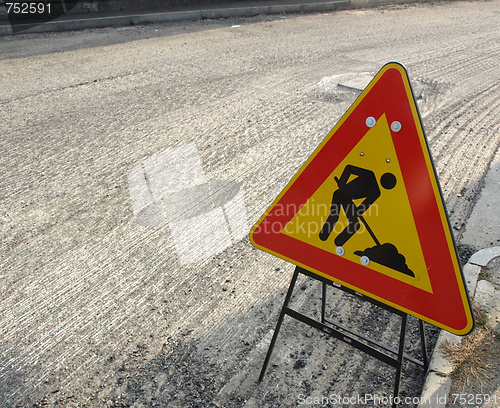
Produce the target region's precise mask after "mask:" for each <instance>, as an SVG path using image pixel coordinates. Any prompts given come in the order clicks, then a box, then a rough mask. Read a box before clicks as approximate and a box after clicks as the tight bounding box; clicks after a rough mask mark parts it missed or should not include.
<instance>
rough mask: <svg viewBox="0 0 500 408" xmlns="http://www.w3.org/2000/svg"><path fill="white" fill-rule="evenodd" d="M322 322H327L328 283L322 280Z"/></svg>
mask: <svg viewBox="0 0 500 408" xmlns="http://www.w3.org/2000/svg"><path fill="white" fill-rule="evenodd" d="M321 285H322V288H321V323H323V324H324V323H325V319H326V317H325V316H326V283H325V282H321Z"/></svg>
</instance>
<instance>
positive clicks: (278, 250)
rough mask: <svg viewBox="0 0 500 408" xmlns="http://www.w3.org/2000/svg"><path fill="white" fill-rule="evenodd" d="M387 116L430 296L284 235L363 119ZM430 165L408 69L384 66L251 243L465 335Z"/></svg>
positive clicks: (462, 298)
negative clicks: (393, 126) (400, 131)
mask: <svg viewBox="0 0 500 408" xmlns="http://www.w3.org/2000/svg"><path fill="white" fill-rule="evenodd" d="M384 113H385V115H386V117H387V121H388V123H392V121H396V120H397V121H399V122H401V123H403V124H404V125H403V126H404V129H405V136H404V137H393V142H394V147H395V150H396V154H397V156H398V161H399V163H400V167H401V172H402V175H403V180H404V183H405V186H406V190H407V194H408V199H409V202H410V206H411V208H412V212H413V217H414V220H415V225H416V227H417V232H418V235H419V238H420V244H421V247H422V252H423V254H424V258H425V262H426V265H427V268H428V273H429V278H430V281H431V285H432V289H433V293H429V292H426V291H424V290H421V289H418V288H416V287H414V286H411V285H408V284H407V283H404V282H401V281H399V280H396V279H393V278H391V277H389V276H386V275H384V274H380V273H378V272H376V271H373V270H371V269H369V268H366V267H364V266H362V265H358V264H356V263H353V262H351V261H349V260H346V259H344V258H342V257H339V256H337V255H335V254H332V253H329V252H326V251H323V250H322V249H319V248H316V247H313V246H311V245H309V244H307V243H304V242H302V241H299V240H297V239H295V238H292V237H290V236H288V235H285V234H282V233H281V230H282V229H283V228H284V227H285V226H286V225H287V224H288V222H289V221H290V220H291V219H292V218H293V217H294V215H295V214H296V213H297V211H298V210H299V209H300V207H301V206H302V205H304V204H305V203H306V202H307V200H308V199H309V198H310V197H311V196H312V195H313V194H314V192H315V191H316V190H317V189H318V188H319V187H320V186H321V184H322V183H323V182H324V181H325V180H326V178H328V176H329V175H330V174H331V173H332V172H333V171H334V170H335V169H336V168H337V167H338V165H339V164H340V162H341V161H342V160H343V159H344V157H345V156H346V155H347V154H348V153H349V152H350V151H351V150H352V149H353V148H354V146H356V144H357V143H358V142H359V141H360V140H361V138H362V137H363V136H364V135H365V134H366V132H367V130H368V129H367V127H366V123H365V121H366V118H367V117H369V116H373V117H375V118H376V119H377V120H378V119H379V118H380V117H381V116H382V115H383V114H384ZM409 127H411V129H409ZM428 163H432V161H431V158H430V154H429V151H428V147H427V143H426V141H425V136H424V134H423V130H422V127H421V123H420V118H419V115H418V111H417V108H416V104H415V101H414V97H413V94H412V93H411V88H410V84H409V80H408V76H407V73H406V70H405V69H404V67H403V66H401V65H400V64H397V63H390V64H387V65H385V66H384V67H383V68H382V69H381V71H380V72H379V73H378V74H377V75H376V77H375V78H374V80H373V81H372V82H371V83H370V84H369V85H368V87H367V88H366V89H365V91H364V92H363V93H362V94H361V95H360V97H359V98H358V99H357V100H356V102H355V103H354V104H353V106H352V107H351V108H350V109H349V111H348V112H347V113H346V114H345V115H344V117H343V118H342V119H341V120H340V121H339V123H338V124H337V125H336V126H335V128H334V129H333V130H332V131H331V132H330V133H329V135H328V136H327V137H326V138H325V140H324V141H323V143H322V144H321V145H320V146H319V147H318V148H317V149H316V151H315V152H314V153H313V154H312V156H311V157H310V158H309V160H308V161H307V162H306V163H305V164H304V166H302V168H301V169H300V170H299V172H298V173H297V175H296V176H295V177H294V178H293V180H292V181H291V182H290V183H289V184H288V185H287V186H286V187H285V189H284V190H283V192H282V193H281V194H280V195H279V196H278V198H277V199H276V200H275V202H274V203H273V204H272V205H271V206H270V208H269V209H268V210H267V211H266V213H265V214H264V215H263V216H262V217H261V219H260V220H259V221H258V222H257V224H256V225H255V226H254V227H253V228H252V231H251V232H250V238H251V240H252V243H253V244H254V245H255V246H257V247H258V248H260V249H263V250H264V251H267V252H270V253H272V254H274V255H276V256H278V257H280V258H283V259H286V260H288V261H289V262H292V263H294V264H296V265H299V266H301V267H303V268H306V269H308V270H310V271H312V272H316V273H318V274H320V275H322V276H325V277H327V278H329V279H331V280H333V281H337V282H339V283H341V284H344V285H345V286H348V287H351V288H352V289H355V290H357V291H359V292H361V293H363V294H366V295H367V296H370V297H372V298H375V299H377V300H379V301H382V302H384V303H386V304H389V305H391V306H393V307H395V308H396V309H399V310H403V311H405V312H406V313H409V314H411V315H414V316H416V317H418V318H420V319H422V320H425V321H427V322H429V323H432V324H434V325H436V326H438V327H442V328H444V329H445V330H448V331H450V332H452V333H456V334H467V333H468V332H470V331H471V330H472V328H473V325H474V323H473V317H472V313H471V309H470V303H469V299H468V295H467V291H466V289H465V284H464V280H463V276H462V272H461V270H460V265H459V262H458V259H457V255H456V249H455V246H454V243H453V238H452V234H451V230H450V228H449V222H448V220H447V218H446V211H445V209H444V204H443V200H442V197H441V193H440V191H439V186H438V183H437V177H436V174H435V170H434V169H433V167H431V170H429V166H428Z"/></svg>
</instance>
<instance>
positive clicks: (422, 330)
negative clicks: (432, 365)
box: [418, 319, 429, 371]
mask: <svg viewBox="0 0 500 408" xmlns="http://www.w3.org/2000/svg"><path fill="white" fill-rule="evenodd" d="M418 323H419V326H420V342H421V343H422V362H423V363H424V370H425V371H427V369H428V368H429V359H428V357H427V340H426V338H425V326H424V322H423V321H422V320H420V319H419V320H418Z"/></svg>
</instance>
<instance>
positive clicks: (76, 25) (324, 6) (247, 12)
mask: <svg viewBox="0 0 500 408" xmlns="http://www.w3.org/2000/svg"><path fill="white" fill-rule="evenodd" d="M431 1H433V0H334V1H327V2H320V3H309V4H293V5H270V6H252V7H235V8H220V9H206V10H194V11H172V12H162V13H151V14H130V15H124V16H110V17H93V18H84V19H74V20H53V21H49V22H47V23H43V24H40V25H36V26H31V27H29V28H26V29H24V30H22V32H21V33H20V34H26V33H44V32H57V31H72V30H83V29H88V28H104V27H113V26H127V25H140V24H149V23H164V22H170V21H182V20H200V19H215V18H227V17H252V16H256V15H259V14H283V13H306V12H326V11H336V10H347V9H358V8H369V7H376V6H387V5H391V4H404V3H423V2H431ZM12 34H13V30H12V27H11V26H10V24H8V25H1V26H0V35H12Z"/></svg>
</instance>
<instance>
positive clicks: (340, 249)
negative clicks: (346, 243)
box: [335, 246, 344, 256]
mask: <svg viewBox="0 0 500 408" xmlns="http://www.w3.org/2000/svg"><path fill="white" fill-rule="evenodd" d="M335 252H336V253H337V255H340V256H342V255H344V248H342V247H341V246H338V247H337V248H336V249H335Z"/></svg>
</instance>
